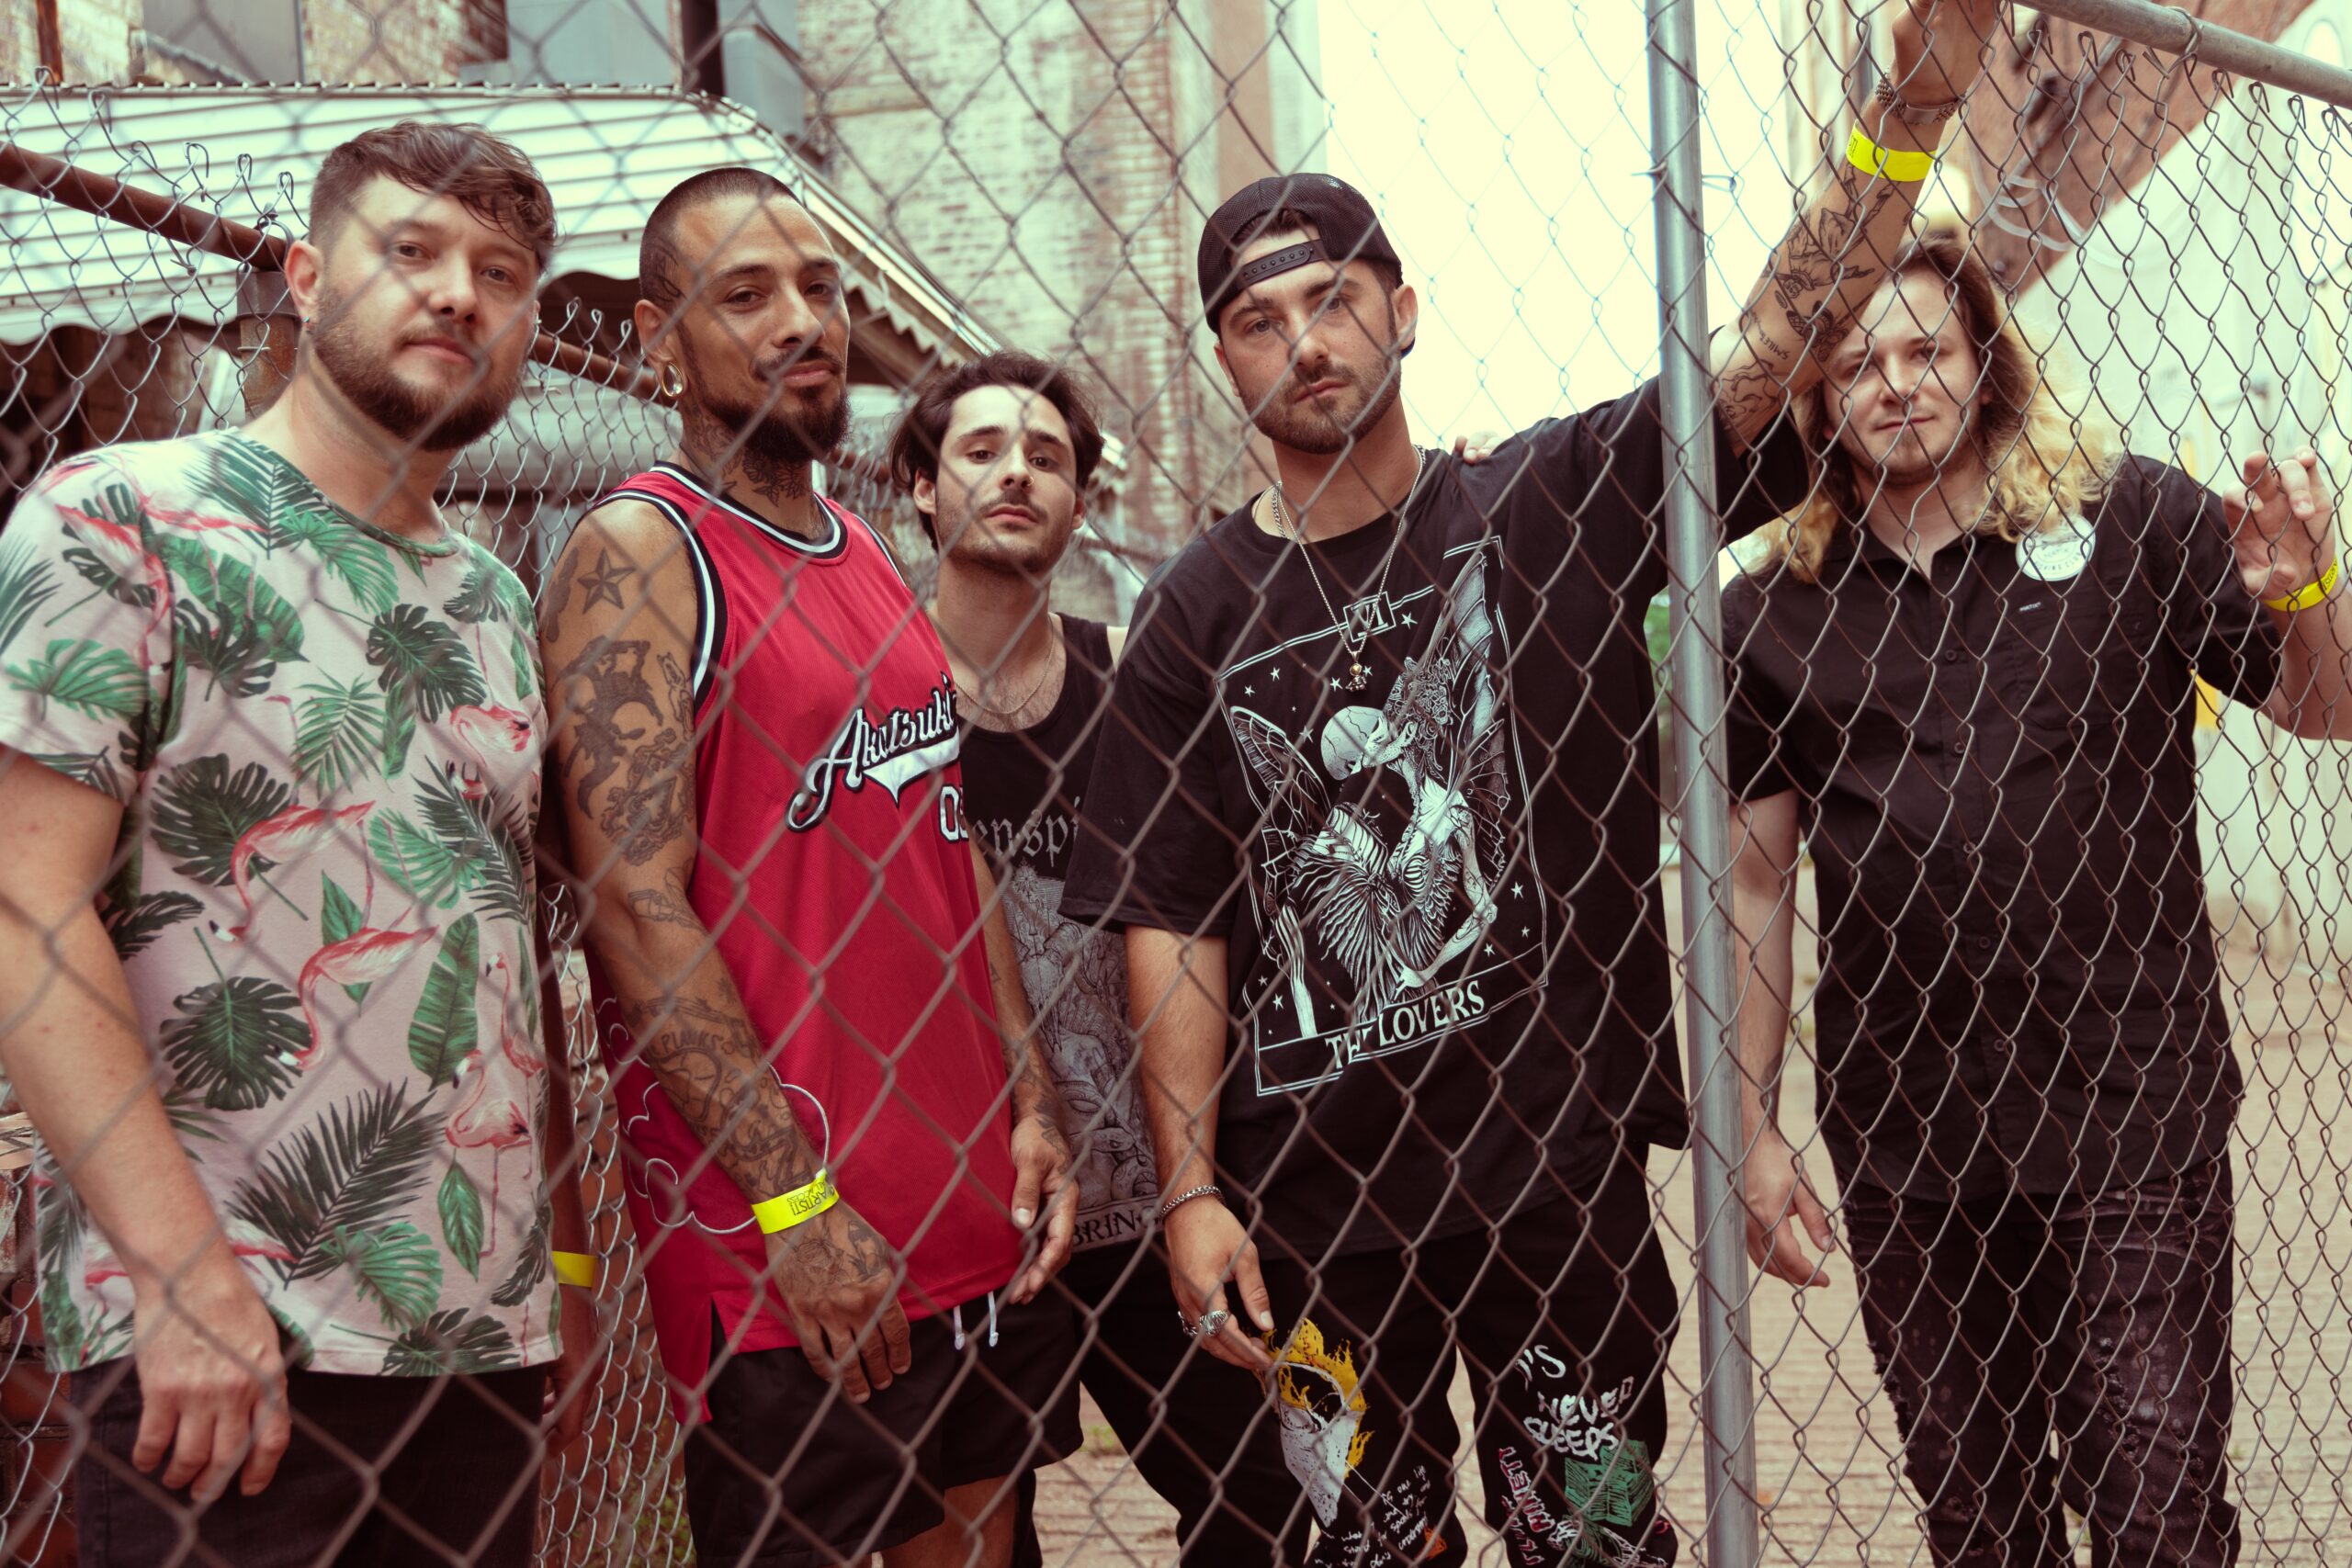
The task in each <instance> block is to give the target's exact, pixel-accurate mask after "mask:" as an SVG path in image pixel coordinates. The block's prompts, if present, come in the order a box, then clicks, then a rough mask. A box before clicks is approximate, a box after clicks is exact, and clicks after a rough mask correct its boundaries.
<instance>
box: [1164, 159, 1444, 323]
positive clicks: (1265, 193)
mask: <svg viewBox="0 0 2352 1568" xmlns="http://www.w3.org/2000/svg"><path fill="white" fill-rule="evenodd" d="M1278 212H1287V213H1290V214H1291V215H1292V216H1293V217H1295V218H1297V219H1299V220H1302V221H1304V222H1307V223H1312V224H1313V225H1314V226H1315V238H1313V239H1311V240H1308V241H1307V242H1306V243H1302V244H1297V245H1286V246H1284V247H1283V249H1281V250H1279V251H1272V252H1270V253H1268V254H1265V255H1262V256H1260V257H1259V258H1258V259H1257V260H1255V261H1253V262H1251V263H1250V265H1248V266H1236V265H1234V260H1235V258H1236V257H1237V256H1238V255H1239V254H1241V253H1242V252H1243V251H1245V250H1247V249H1249V248H1250V245H1251V244H1252V243H1255V242H1256V240H1257V239H1258V237H1259V235H1260V234H1261V233H1262V232H1263V231H1264V230H1265V225H1266V220H1267V219H1269V218H1271V217H1272V216H1273V215H1274V214H1276V213H1278ZM1311 261H1328V262H1330V263H1331V264H1333V265H1340V264H1341V263H1344V262H1351V261H1377V262H1386V263H1387V264H1388V265H1391V266H1395V267H1399V268H1401V267H1402V266H1403V265H1404V264H1403V263H1401V262H1399V261H1398V260H1397V252H1396V250H1395V248H1394V247H1393V246H1391V245H1390V244H1389V243H1388V236H1387V235H1386V234H1385V233H1383V232H1382V231H1381V228H1380V219H1379V217H1378V215H1376V214H1375V213H1374V211H1373V210H1372V203H1371V202H1369V201H1366V200H1365V199H1364V197H1363V192H1362V191H1360V190H1358V189H1356V187H1355V186H1351V185H1350V184H1348V182H1347V181H1345V180H1342V179H1337V178H1334V177H1333V176H1332V175H1270V176H1268V177H1267V178H1265V179H1262V180H1260V181H1258V182H1257V183H1256V184H1254V185H1251V186H1246V187H1245V188H1243V189H1241V190H1238V191H1237V192H1235V193H1234V194H1233V195H1232V196H1230V197H1227V198H1226V202H1225V205H1224V206H1222V207H1220V208H1218V209H1216V211H1215V212H1212V213H1210V214H1209V221H1208V227H1206V228H1205V229H1203V230H1202V231H1201V256H1200V273H1201V305H1202V307H1203V308H1204V310H1206V311H1207V312H1208V326H1209V331H1211V332H1215V331H1216V327H1217V322H1218V321H1220V320H1221V319H1222V318H1223V317H1224V315H1225V308H1226V307H1227V305H1230V304H1232V303H1233V301H1234V300H1235V299H1237V298H1238V297H1239V295H1240V294H1241V292H1242V291H1243V290H1244V289H1246V288H1250V286H1252V285H1253V284H1257V283H1261V282H1263V281H1264V280H1265V279H1267V278H1269V277H1274V276H1279V275H1281V274H1283V273H1285V272H1288V271H1290V270H1291V268H1293V267H1296V266H1304V265H1306V264H1307V263H1308V262H1311Z"/></svg>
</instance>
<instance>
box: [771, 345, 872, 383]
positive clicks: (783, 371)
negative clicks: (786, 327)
mask: <svg viewBox="0 0 2352 1568" xmlns="http://www.w3.org/2000/svg"><path fill="white" fill-rule="evenodd" d="M811 365H821V366H823V367H826V368H827V369H829V370H831V372H832V373H833V374H834V375H836V376H842V375H846V374H847V373H848V367H846V366H844V365H843V364H842V362H841V360H840V358H839V357H838V356H837V355H831V354H828V353H827V352H826V351H825V350H823V349H821V348H809V349H799V350H796V351H795V352H793V353H791V354H780V355H776V356H775V358H773V359H755V360H753V361H752V374H753V375H754V376H757V377H758V378H760V379H761V380H763V381H777V380H781V379H783V378H784V377H785V376H786V375H787V374H789V373H790V372H792V371H795V370H804V369H806V368H808V367H809V366H811Z"/></svg>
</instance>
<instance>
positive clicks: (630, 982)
mask: <svg viewBox="0 0 2352 1568" xmlns="http://www.w3.org/2000/svg"><path fill="white" fill-rule="evenodd" d="M548 600H549V605H548V609H549V613H548V615H547V616H546V617H545V621H544V624H545V626H547V627H548V628H549V629H548V630H547V631H546V632H545V633H544V634H543V635H544V637H545V646H544V650H543V651H544V653H545V658H546V666H547V670H548V708H549V710H550V713H551V715H552V718H551V722H552V724H553V726H554V729H553V736H552V739H553V750H554V776H553V778H552V780H551V781H550V782H551V784H552V786H553V789H554V795H555V799H553V800H551V801H550V803H549V809H550V810H554V809H560V810H561V811H562V812H563V814H564V825H565V829H566V830H567V832H568V835H569V839H570V843H571V879H572V882H573V886H574V887H575V889H576V891H577V893H578V895H579V897H580V902H581V908H582V936H583V938H584V940H585V942H586V945H587V948H588V951H589V952H590V953H593V954H594V955H595V958H596V961H597V963H598V964H600V965H601V966H602V967H603V969H604V971H605V976H606V978H607V980H608V981H609V983H610V984H611V986H612V987H613V988H614V991H615V992H616V998H615V999H616V1001H617V1003H618V1004H619V1007H620V1010H621V1014H622V1017H623V1020H624V1021H626V1022H627V1023H628V1028H629V1031H630V1032H631V1033H632V1035H634V1037H635V1039H636V1042H637V1048H638V1050H639V1052H641V1053H642V1054H643V1058H642V1059H643V1060H644V1062H645V1064H646V1065H647V1066H649V1067H650V1068H651V1069H652V1070H653V1072H654V1074H655V1075H656V1076H657V1077H659V1078H660V1079H661V1082H662V1089H663V1090H664V1091H665V1092H667V1093H668V1095H669V1096H670V1099H671V1100H672V1102H673V1103H674V1104H675V1105H676V1106H677V1108H678V1110H679V1112H680V1113H681V1114H683V1115H684V1117H685V1119H686V1121H687V1122H688V1124H689V1125H691V1126H692V1127H693V1128H694V1129H695V1132H696V1133H697V1134H699V1135H700V1136H701V1138H702V1140H703V1142H704V1144H705V1145H707V1147H708V1148H709V1150H710V1155H711V1158H712V1159H713V1160H714V1161H715V1162H716V1163H717V1164H718V1168H720V1169H721V1170H724V1171H725V1172H726V1173H727V1174H728V1176H729V1178H730V1179H732V1180H733V1181H734V1183H735V1185H736V1186H737V1187H739V1188H741V1190H742V1192H743V1195H744V1196H745V1197H746V1198H747V1199H749V1200H751V1201H753V1202H758V1201H762V1200H763V1199H768V1198H774V1197H776V1196H778V1195H780V1194H782V1193H785V1192H788V1191H791V1190H793V1189H795V1188H797V1187H802V1186H805V1185H807V1184H808V1183H809V1181H811V1180H813V1179H815V1177H816V1175H817V1172H818V1169H819V1168H820V1166H821V1165H822V1164H823V1161H824V1156H823V1153H822V1152H821V1151H820V1150H819V1149H818V1148H817V1147H815V1146H814V1145H812V1144H811V1143H810V1142H809V1137H808V1135H807V1134H806V1133H805V1132H804V1131H803V1130H802V1128H801V1126H800V1124H799V1122H797V1121H796V1120H795V1119H794V1116H793V1113H792V1107H791V1104H790V1102H789V1101H788V1100H786V1097H785V1091H784V1088H783V1086H782V1085H781V1084H779V1083H778V1082H777V1081H776V1077H775V1072H774V1071H773V1070H772V1069H771V1067H770V1065H769V1063H770V1057H771V1055H772V1054H773V1053H772V1051H771V1049H770V1045H769V1043H768V1042H766V1041H763V1040H762V1039H761V1038H760V1036H759V1032H758V1031H756V1030H755V1029H754V1028H753V1027H752V1022H751V1018H750V1015H749V1014H748V1013H747V1012H746V1010H745V1009H744V1006H743V999H742V997H741V994H740V993H739V992H738V991H737V990H736V987H735V979H734V976H731V975H730V974H729V973H728V970H727V965H726V963H725V961H724V960H722V959H721V958H720V957H719V956H718V946H717V944H716V943H715V942H713V941H712V939H711V933H710V932H709V931H708V930H707V929H706V928H705V926H704V925H703V922H702V919H701V917H700V916H699V915H697V914H696V913H695V909H694V906H693V905H692V903H691V902H689V901H688V899H687V897H686V889H687V886H688V884H689V880H690V879H691V877H692V876H693V874H694V865H695V856H696V854H697V852H699V848H700V824H699V823H698V822H697V821H696V819H695V788H694V782H695V781H694V738H695V731H694V727H695V713H694V690H693V682H692V679H691V677H690V675H689V673H688V669H689V665H688V660H690V658H691V657H692V656H691V654H690V652H689V647H690V644H691V641H692V638H693V636H694V633H695V613H696V612H695V587H694V580H693V577H692V575H691V568H690V566H689V564H688V562H687V561H686V559H685V557H684V553H683V550H682V548H681V546H680V543H679V538H678V534H677V531H676V529H674V528H673V527H672V526H671V525H669V523H668V522H666V521H665V520H664V519H662V517H661V515H660V514H659V513H655V512H654V511H653V510H652V509H651V508H650V507H649V506H646V505H644V504H642V503H640V502H614V503H612V504H610V505H607V506H605V507H602V508H599V509H598V510H597V511H595V512H594V513H590V514H589V515H588V516H587V517H586V518H584V519H582V522H581V525H580V527H579V529H578V530H577V531H576V532H575V533H574V534H573V536H572V537H571V541H570V542H569V543H568V544H567V545H566V546H565V547H564V552H563V557H562V558H561V559H560V561H558V562H557V564H556V568H555V570H553V571H552V572H551V573H550V574H549V576H548ZM558 800H560V806H558V805H557V804H556V802H557V801H558ZM767 1252H768V1268H769V1272H770V1274H771V1275H772V1277H773V1278H774V1280H775V1288H776V1291H777V1293H778V1294H779V1295H781V1296H782V1297H783V1299H784V1303H785V1307H786V1313H787V1314H788V1315H789V1316H790V1319H791V1322H792V1326H793V1332H794V1333H795V1335H796V1336H797V1337H798V1338H799V1341H800V1348H801V1349H802V1351H803V1352H804V1353H806V1354H807V1356H808V1358H809V1364H810V1365H811V1366H813V1367H815V1368H816V1369H817V1371H819V1373H820V1375H823V1376H827V1377H831V1376H833V1375H835V1373H836V1372H838V1374H839V1376H840V1377H841V1379H842V1387H843V1389H844V1391H845V1392H846V1393H848V1394H849V1396H850V1398H851V1399H853V1400H855V1401H863V1400H865V1398H866V1396H867V1393H868V1391H869V1389H870V1388H881V1387H885V1386H887V1385H888V1383H889V1382H890V1379H891V1377H892V1375H893V1374H894V1373H897V1372H903V1371H906V1370H907V1367H908V1364H909V1363H908V1348H907V1347H908V1339H907V1319H906V1314H905V1313H904V1312H903V1311H902V1310H901V1309H900V1307H899V1301H898V1288H899V1280H901V1278H902V1277H903V1275H904V1272H905V1270H904V1267H903V1265H902V1263H901V1261H900V1259H899V1257H898V1256H897V1254H896V1253H895V1252H894V1251H893V1250H892V1249H891V1247H890V1246H889V1244H888V1243H887V1242H886V1241H884V1240H883V1239H882V1237H881V1236H880V1235H877V1234H876V1232H875V1230H874V1228H873V1227H872V1226H870V1225H868V1224H866V1223H865V1220H863V1219H862V1218H860V1217H859V1215H858V1213H857V1211H856V1210H855V1209H854V1208H852V1207H851V1206H850V1205H849V1204H848V1203H846V1202H841V1203H836V1204H835V1205H834V1206H833V1207H832V1208H831V1210H829V1211H828V1212H826V1213H823V1214H821V1215H820V1216H818V1217H817V1218H815V1219H813V1220H809V1221H808V1222H806V1223H804V1224H798V1225H795V1226H794V1227H792V1228H791V1229H790V1230H786V1231H782V1232H779V1233H777V1234H776V1235H771V1236H769V1237H768V1238H767Z"/></svg>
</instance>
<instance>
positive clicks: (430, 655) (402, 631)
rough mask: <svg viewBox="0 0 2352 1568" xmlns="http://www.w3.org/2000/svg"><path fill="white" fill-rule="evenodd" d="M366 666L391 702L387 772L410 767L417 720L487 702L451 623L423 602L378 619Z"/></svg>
mask: <svg viewBox="0 0 2352 1568" xmlns="http://www.w3.org/2000/svg"><path fill="white" fill-rule="evenodd" d="M368 663H370V664H372V665H374V666H375V667H376V669H377V671H378V673H377V676H376V683H377V684H378V685H379V686H380V687H382V688H383V689H384V691H385V693H386V694H388V695H389V696H390V699H391V705H392V706H391V713H390V717H389V718H388V719H387V721H386V723H385V726H384V771H385V773H399V772H401V770H402V769H404V768H406V767H407V766H408V746H409V741H410V740H411V739H413V737H414V736H415V734H416V726H417V724H418V722H419V721H423V722H424V723H428V724H429V723H431V722H432V721H433V720H435V719H437V718H439V717H440V716H442V715H443V714H445V713H447V712H448V711H449V710H450V709H451V708H453V707H463V706H466V705H469V704H478V703H481V702H483V701H484V700H486V699H485V694H484V690H483V687H482V683H481V668H480V667H479V666H478V665H476V664H475V663H474V656H473V655H472V654H470V653H469V652H467V651H466V645H465V644H464V643H463V642H461V641H460V640H458V634H457V633H456V632H455V631H454V630H452V629H451V628H450V627H449V626H448V625H447V623H446V622H442V621H436V620H434V619H432V618H431V616H430V615H427V613H426V611H425V608H424V605H422V604H402V605H400V606H398V607H397V608H395V609H393V610H391V611H390V612H389V613H387V614H385V615H378V616H377V617H376V623H375V625H374V626H372V627H371V628H370V629H369V630H368Z"/></svg>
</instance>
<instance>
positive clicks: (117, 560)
mask: <svg viewBox="0 0 2352 1568" xmlns="http://www.w3.org/2000/svg"><path fill="white" fill-rule="evenodd" d="M52 482H53V481H52ZM57 514H58V515H59V516H60V517H62V518H64V519H65V521H66V522H67V523H69V524H71V525H73V527H74V532H75V533H77V534H82V535H86V536H88V537H89V538H90V539H91V540H92V541H93V542H94V543H95V542H96V541H98V540H104V541H105V542H106V544H107V554H110V555H113V556H114V559H112V560H109V561H107V562H105V563H103V564H104V565H105V566H106V567H107V570H110V571H112V572H113V573H114V574H115V575H116V576H117V577H119V578H121V579H122V580H123V581H125V582H130V583H135V584H136V585H137V586H140V587H142V588H145V589H147V590H148V591H149V592H152V593H153V594H154V596H155V603H154V604H153V605H151V606H149V608H148V612H147V624H146V625H145V626H141V628H140V630H139V663H140V667H141V668H142V669H144V668H145V667H147V666H148V665H150V664H152V663H153V662H154V659H153V654H152V653H151V652H150V651H149V649H148V647H147V643H148V639H149V638H150V637H153V636H154V635H155V628H156V627H158V626H162V625H163V624H164V622H165V621H167V620H169V619H171V615H172V574H171V572H170V571H169V570H167V569H166V568H165V567H164V559H163V558H162V557H161V556H158V555H157V554H155V552H154V551H153V550H151V549H149V548H148V547H147V541H146V540H144V539H142V538H141V537H140V536H139V530H138V529H136V528H130V527H126V526H124V525H122V524H120V523H116V522H112V521H110V520H108V519H107V518H104V517H100V516H98V515H97V514H96V513H90V512H85V511H83V510H82V509H81V508H80V507H78V506H67V505H65V504H63V503H62V502H60V503H59V505H58V508H57ZM93 553H94V554H95V553H96V552H95V551H94V552H93ZM133 571H136V572H137V573H139V575H138V576H136V577H134V576H133V575H132V573H133Z"/></svg>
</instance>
